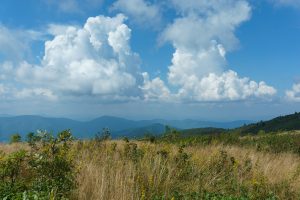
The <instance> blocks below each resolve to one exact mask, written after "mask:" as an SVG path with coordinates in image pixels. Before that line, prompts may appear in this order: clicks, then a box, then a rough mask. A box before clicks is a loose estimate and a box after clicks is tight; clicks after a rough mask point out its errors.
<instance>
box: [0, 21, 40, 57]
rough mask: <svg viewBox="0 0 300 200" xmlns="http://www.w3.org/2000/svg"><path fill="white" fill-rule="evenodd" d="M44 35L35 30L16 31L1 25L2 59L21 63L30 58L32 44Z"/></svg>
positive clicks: (0, 47)
mask: <svg viewBox="0 0 300 200" xmlns="http://www.w3.org/2000/svg"><path fill="white" fill-rule="evenodd" d="M41 36H42V34H41V33H40V32H37V31H33V30H17V29H16V30H15V29H9V28H7V27H5V26H3V25H0V58H1V57H4V58H6V59H10V60H14V61H20V60H22V59H24V58H25V57H28V56H30V54H31V50H30V43H31V42H32V41H34V40H39V38H41Z"/></svg>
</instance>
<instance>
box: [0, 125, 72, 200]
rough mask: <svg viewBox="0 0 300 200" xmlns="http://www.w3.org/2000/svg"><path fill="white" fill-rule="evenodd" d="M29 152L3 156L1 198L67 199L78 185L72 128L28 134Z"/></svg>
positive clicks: (0, 173) (0, 157) (0, 166)
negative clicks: (57, 131)
mask: <svg viewBox="0 0 300 200" xmlns="http://www.w3.org/2000/svg"><path fill="white" fill-rule="evenodd" d="M27 140H28V144H29V146H30V150H29V151H25V150H19V151H17V152H14V153H11V154H8V155H6V154H4V153H2V154H1V156H0V180H1V182H0V198H3V199H66V198H68V197H69V195H70V193H71V191H72V189H74V188H75V170H74V165H73V158H72V156H71V155H70V154H69V150H70V148H71V145H72V143H71V142H72V135H71V133H70V131H68V130H67V131H63V132H61V133H59V134H58V136H57V137H54V136H53V135H51V134H49V133H47V132H41V131H40V132H38V133H37V134H29V135H28V138H27Z"/></svg>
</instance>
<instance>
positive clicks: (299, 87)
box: [285, 83, 300, 102]
mask: <svg viewBox="0 0 300 200" xmlns="http://www.w3.org/2000/svg"><path fill="white" fill-rule="evenodd" d="M285 95H286V99H287V100H289V101H294V102H300V83H298V84H294V85H293V88H292V89H291V90H287V91H286V92H285Z"/></svg>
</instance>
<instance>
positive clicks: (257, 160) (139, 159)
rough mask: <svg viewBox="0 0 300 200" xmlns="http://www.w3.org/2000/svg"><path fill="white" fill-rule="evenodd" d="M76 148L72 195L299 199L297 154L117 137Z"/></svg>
mask: <svg viewBox="0 0 300 200" xmlns="http://www.w3.org/2000/svg"><path fill="white" fill-rule="evenodd" d="M135 144H136V145H135ZM76 149H77V150H76V152H77V153H78V155H77V156H78V157H77V161H78V166H79V168H78V177H77V181H78V189H77V190H76V191H75V193H74V197H75V198H76V199H82V200H89V199H95V200H97V199H99V200H100V199H111V200H129V199H172V198H174V199H176V198H177V199H178V198H182V197H183V196H184V194H191V193H193V192H194V193H195V192H196V193H198V194H199V195H200V196H201V193H203V194H204V193H211V194H222V195H223V196H228V197H229V196H232V197H243V196H247V197H248V198H250V199H266V198H273V197H274V198H276V197H277V198H279V199H298V198H300V196H299V192H300V158H299V156H297V155H294V154H290V153H283V154H272V153H263V152H257V151H255V150H254V149H245V148H241V147H234V146H222V145H218V146H197V147H187V148H184V149H182V148H179V147H178V146H176V145H172V144H151V143H144V142H135V143H133V144H132V143H126V142H121V141H117V142H105V143H101V144H97V143H93V142H84V143H80V144H77V147H76ZM178 193H180V194H182V196H180V195H179V196H178V195H177V194H178ZM176 195H177V196H176ZM175 197H176V198H175ZM191 199H192V198H191Z"/></svg>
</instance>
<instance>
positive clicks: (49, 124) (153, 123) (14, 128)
mask: <svg viewBox="0 0 300 200" xmlns="http://www.w3.org/2000/svg"><path fill="white" fill-rule="evenodd" d="M248 123H250V121H232V122H209V121H200V120H191V119H187V120H163V119H154V120H139V121H138V120H128V119H124V118H119V117H112V116H102V117H99V118H96V119H93V120H90V121H77V120H72V119H68V118H51V117H41V116H36V115H23V116H3V117H0V141H7V140H8V139H9V137H10V135H11V134H14V133H19V134H21V135H22V136H23V137H24V136H25V135H26V134H27V133H29V132H35V131H36V130H39V129H40V130H47V131H50V132H53V133H57V132H59V131H62V130H65V129H71V131H72V132H73V134H74V135H75V136H76V137H78V138H91V137H94V135H95V134H96V133H97V132H99V131H100V132H101V131H102V129H103V128H109V129H110V130H111V132H112V136H113V137H122V136H127V137H138V136H142V135H144V134H145V133H149V132H151V133H152V134H161V133H162V132H163V131H164V128H165V126H166V125H169V126H171V127H174V128H178V129H190V128H204V127H217V128H226V129H228V128H236V127H239V126H241V125H243V124H248Z"/></svg>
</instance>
